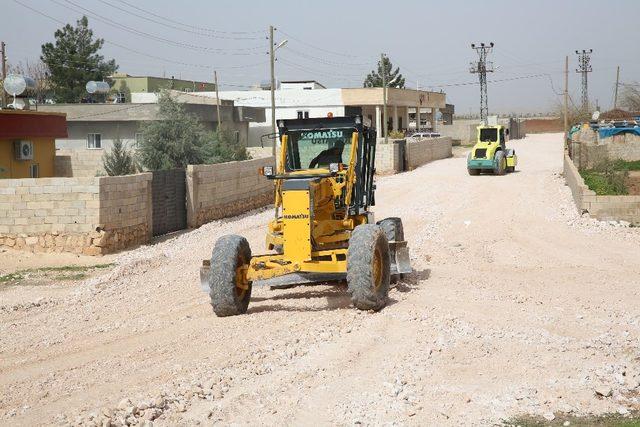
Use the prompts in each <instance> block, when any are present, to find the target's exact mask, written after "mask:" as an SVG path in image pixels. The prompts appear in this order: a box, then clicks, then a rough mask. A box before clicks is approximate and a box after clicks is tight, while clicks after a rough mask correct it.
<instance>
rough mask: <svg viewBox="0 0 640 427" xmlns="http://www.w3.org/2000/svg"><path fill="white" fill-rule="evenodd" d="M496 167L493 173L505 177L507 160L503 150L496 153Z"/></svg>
mask: <svg viewBox="0 0 640 427" xmlns="http://www.w3.org/2000/svg"><path fill="white" fill-rule="evenodd" d="M495 159H496V166H495V168H494V169H493V173H495V174H496V175H504V172H505V169H506V163H507V159H506V158H505V157H504V153H503V152H502V150H500V151H497V152H496V157H495Z"/></svg>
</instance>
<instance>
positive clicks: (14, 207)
mask: <svg viewBox="0 0 640 427" xmlns="http://www.w3.org/2000/svg"><path fill="white" fill-rule="evenodd" d="M150 179H151V174H140V175H130V176H126V177H100V178H39V179H5V180H0V247H3V246H4V247H10V248H14V249H22V250H28V251H31V252H73V253H77V254H85V255H99V254H102V253H108V252H113V251H115V250H119V249H122V248H124V247H128V246H132V245H135V244H140V243H144V242H146V241H148V240H149V238H150V233H149V230H150V227H151V222H150V219H151V216H150V215H151V211H150ZM143 189H146V193H143V192H142V190H143ZM141 212H144V213H141Z"/></svg>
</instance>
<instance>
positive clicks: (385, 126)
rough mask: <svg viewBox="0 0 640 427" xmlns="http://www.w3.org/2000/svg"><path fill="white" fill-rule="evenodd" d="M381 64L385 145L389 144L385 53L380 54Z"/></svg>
mask: <svg viewBox="0 0 640 427" xmlns="http://www.w3.org/2000/svg"><path fill="white" fill-rule="evenodd" d="M380 64H381V68H382V131H383V132H384V143H385V144H387V143H388V142H389V138H388V136H387V76H386V75H385V68H384V53H381V54H380Z"/></svg>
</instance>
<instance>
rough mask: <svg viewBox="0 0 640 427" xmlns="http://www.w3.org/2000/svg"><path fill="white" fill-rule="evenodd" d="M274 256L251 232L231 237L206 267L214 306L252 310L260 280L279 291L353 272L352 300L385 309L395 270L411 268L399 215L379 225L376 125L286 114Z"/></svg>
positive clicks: (272, 174)
mask: <svg viewBox="0 0 640 427" xmlns="http://www.w3.org/2000/svg"><path fill="white" fill-rule="evenodd" d="M278 129H279V135H280V145H281V149H280V154H279V159H278V162H277V166H276V167H274V166H268V167H264V168H263V169H262V170H261V171H260V172H261V174H262V175H264V176H265V178H266V179H270V180H273V181H274V183H275V217H274V219H273V220H272V221H271V222H270V223H269V228H268V231H267V235H266V246H267V250H268V251H270V253H267V254H264V255H252V252H251V249H250V247H249V243H248V242H247V240H246V239H245V238H244V237H241V236H235V235H229V236H223V237H221V238H220V239H218V241H217V242H216V244H215V246H214V248H213V251H212V254H211V259H210V260H205V261H204V262H203V266H202V268H201V270H200V279H201V282H202V287H203V288H204V289H205V290H207V291H208V292H209V296H210V297H211V305H212V306H213V311H214V312H215V314H216V315H218V316H232V315H237V314H242V313H245V312H246V311H247V307H248V305H249V300H250V298H251V289H252V286H255V285H267V286H270V287H272V288H277V287H284V286H291V285H297V284H307V283H318V282H326V283H330V282H341V281H344V280H345V279H346V281H347V288H348V291H349V293H350V295H351V301H352V303H353V305H354V306H355V307H356V308H358V309H361V310H380V309H382V308H383V307H384V306H385V305H386V303H387V298H388V293H389V284H390V280H391V278H392V277H396V276H399V275H401V274H404V273H409V272H411V266H410V264H409V251H408V248H407V243H406V241H405V240H404V231H403V228H402V221H401V220H400V218H387V219H383V220H382V221H380V222H378V223H376V222H375V221H374V216H373V212H371V210H370V208H371V206H373V205H374V204H375V184H374V172H375V170H374V164H375V155H376V132H375V130H374V129H371V128H369V127H368V126H365V125H364V124H363V119H362V117H360V116H355V117H328V118H313V119H296V120H280V121H278Z"/></svg>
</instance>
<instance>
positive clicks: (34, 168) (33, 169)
mask: <svg viewBox="0 0 640 427" xmlns="http://www.w3.org/2000/svg"><path fill="white" fill-rule="evenodd" d="M29 176H30V177H31V178H40V166H39V165H38V164H37V163H35V164H33V165H31V166H30V167H29Z"/></svg>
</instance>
